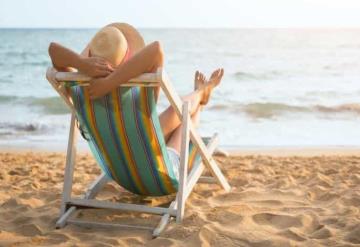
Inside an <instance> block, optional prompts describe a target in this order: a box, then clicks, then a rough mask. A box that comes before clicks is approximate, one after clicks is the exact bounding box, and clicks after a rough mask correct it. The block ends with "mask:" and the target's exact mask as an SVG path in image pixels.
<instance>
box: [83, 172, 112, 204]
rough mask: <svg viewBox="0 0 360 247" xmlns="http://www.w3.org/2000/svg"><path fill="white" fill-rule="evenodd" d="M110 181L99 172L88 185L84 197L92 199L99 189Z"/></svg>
mask: <svg viewBox="0 0 360 247" xmlns="http://www.w3.org/2000/svg"><path fill="white" fill-rule="evenodd" d="M108 181H110V179H109V178H108V177H107V176H106V174H105V173H101V175H100V176H98V177H97V179H96V180H95V181H94V182H93V183H92V184H91V185H90V186H89V188H88V190H87V191H86V193H85V196H84V198H85V199H92V198H95V196H96V195H97V194H98V193H99V191H100V190H101V189H102V188H103V187H104V185H105V184H106V183H107V182H108Z"/></svg>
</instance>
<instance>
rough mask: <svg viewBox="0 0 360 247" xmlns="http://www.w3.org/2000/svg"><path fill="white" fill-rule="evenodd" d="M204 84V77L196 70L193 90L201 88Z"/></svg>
mask: <svg viewBox="0 0 360 247" xmlns="http://www.w3.org/2000/svg"><path fill="white" fill-rule="evenodd" d="M205 82H206V77H205V75H204V74H203V73H201V72H199V71H198V70H197V71H196V72H195V78H194V90H195V91H196V90H198V89H199V88H200V87H202V86H203V85H204V84H205Z"/></svg>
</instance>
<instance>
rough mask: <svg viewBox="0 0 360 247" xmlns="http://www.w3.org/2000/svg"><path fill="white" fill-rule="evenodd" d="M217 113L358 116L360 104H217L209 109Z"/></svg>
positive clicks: (251, 115)
mask: <svg viewBox="0 0 360 247" xmlns="http://www.w3.org/2000/svg"><path fill="white" fill-rule="evenodd" d="M210 109H211V110H218V111H231V112H232V113H239V112H243V113H245V114H247V115H248V116H249V117H251V118H275V117H277V116H280V115H284V114H288V113H315V114H316V113H319V114H336V113H351V114H357V115H360V104H357V103H353V104H341V105H336V106H324V105H309V106H297V105H288V104H284V103H274V102H267V103H249V104H236V105H224V104H218V105H214V106H212V107H211V108H210Z"/></svg>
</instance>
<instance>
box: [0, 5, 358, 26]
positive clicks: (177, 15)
mask: <svg viewBox="0 0 360 247" xmlns="http://www.w3.org/2000/svg"><path fill="white" fill-rule="evenodd" d="M111 22H128V23H130V24H132V25H134V26H136V27H140V28H141V27H143V28H146V27H150V28H161V27H177V28H182V27H191V28H242V27H255V28H263V27H270V28H293V27H295V28H308V27H313V28H319V27H320V28H323V27H326V28H343V27H350V28H352V27H355V28H356V27H360V0H61V1H59V0H58V1H55V0H9V1H8V0H0V27H18V28H41V27H44V28H46V27H48V28H63V27H66V28H84V27H88V28H96V27H101V26H104V25H106V24H108V23H111Z"/></svg>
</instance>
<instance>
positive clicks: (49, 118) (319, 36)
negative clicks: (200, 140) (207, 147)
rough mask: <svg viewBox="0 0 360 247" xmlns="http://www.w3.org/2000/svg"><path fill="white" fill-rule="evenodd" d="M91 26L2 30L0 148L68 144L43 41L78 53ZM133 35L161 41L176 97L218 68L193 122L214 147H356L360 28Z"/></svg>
mask: <svg viewBox="0 0 360 247" xmlns="http://www.w3.org/2000/svg"><path fill="white" fill-rule="evenodd" d="M95 32H96V29H0V146H8V147H10V146H11V147H15V148H16V147H25V148H26V147H29V148H32V147H36V146H42V147H46V148H49V147H57V148H59V149H62V148H65V147H66V144H67V142H66V140H67V137H68V127H69V121H70V114H69V111H68V109H67V108H66V106H65V104H64V103H62V102H61V100H60V98H59V97H58V96H57V94H56V92H55V91H54V90H53V89H52V87H51V86H50V84H49V83H48V82H47V80H46V78H45V72H46V69H47V67H49V66H50V65H51V63H50V59H49V57H48V53H47V49H48V45H49V43H50V42H51V41H55V42H58V43H61V44H63V45H65V46H67V47H69V48H71V49H73V50H75V51H77V52H80V51H81V50H82V48H83V47H85V46H86V44H87V42H88V41H89V40H90V39H91V37H92V36H93V35H94V34H95ZM140 32H141V33H142V35H143V37H144V38H145V40H146V42H147V43H149V42H151V41H154V40H159V41H160V42H161V43H162V45H163V47H164V51H165V64H166V65H165V68H166V70H167V72H168V73H169V74H170V77H171V79H172V82H173V84H174V86H175V88H176V89H177V91H178V92H179V93H180V94H186V93H189V92H191V90H193V76H194V72H195V70H200V71H203V72H204V73H206V75H209V74H210V73H211V71H212V70H214V69H216V68H218V67H223V68H224V69H225V76H224V78H223V82H222V84H221V85H220V86H219V88H217V89H215V91H214V93H213V96H212V98H211V100H210V103H209V105H208V106H207V107H206V108H205V110H204V112H203V113H202V115H201V127H200V132H201V133H202V134H204V135H209V134H211V133H213V132H218V133H219V136H220V145H221V146H222V147H224V148H230V147H232V148H233V147H268V146H297V147H298V146H306V147H308V146H359V145H360V119H359V116H360V105H359V101H360V100H359V99H360V29H333V30H332V29H311V30H306V29H294V30H292V29H140ZM167 106H168V103H167V101H166V99H165V97H164V95H162V96H161V98H160V102H159V109H160V110H162V109H165V108H166V107H167ZM82 143H83V144H84V142H83V141H82Z"/></svg>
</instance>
